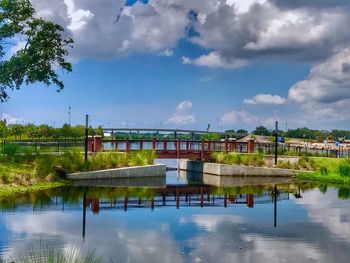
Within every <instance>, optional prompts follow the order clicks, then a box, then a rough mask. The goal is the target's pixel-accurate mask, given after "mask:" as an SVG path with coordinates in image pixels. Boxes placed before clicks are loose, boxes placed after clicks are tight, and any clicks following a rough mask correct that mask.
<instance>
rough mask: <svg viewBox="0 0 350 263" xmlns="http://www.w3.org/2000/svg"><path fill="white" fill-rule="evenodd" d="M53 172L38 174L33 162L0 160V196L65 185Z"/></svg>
mask: <svg viewBox="0 0 350 263" xmlns="http://www.w3.org/2000/svg"><path fill="white" fill-rule="evenodd" d="M65 184H66V182H65V181H64V180H60V179H59V178H58V177H56V176H55V175H54V174H47V175H46V176H40V175H38V174H36V172H35V163H19V162H6V161H3V160H2V161H0V196H8V197H10V196H13V195H16V194H19V193H25V192H31V191H38V190H45V189H50V188H55V187H59V186H62V185H65Z"/></svg>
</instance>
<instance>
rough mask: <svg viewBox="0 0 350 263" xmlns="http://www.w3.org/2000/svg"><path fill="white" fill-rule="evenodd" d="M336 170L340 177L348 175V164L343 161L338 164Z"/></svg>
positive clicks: (349, 175)
mask: <svg viewBox="0 0 350 263" xmlns="http://www.w3.org/2000/svg"><path fill="white" fill-rule="evenodd" d="M338 172H339V174H340V176H342V177H350V165H349V164H348V163H346V162H345V161H344V162H342V163H340V164H339V165H338Z"/></svg>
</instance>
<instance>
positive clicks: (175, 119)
mask: <svg viewBox="0 0 350 263" xmlns="http://www.w3.org/2000/svg"><path fill="white" fill-rule="evenodd" d="M195 122H196V118H195V116H194V115H186V114H184V115H180V114H177V113H174V114H173V115H172V116H171V117H170V118H169V119H168V121H167V123H171V124H178V125H186V124H193V123H195Z"/></svg>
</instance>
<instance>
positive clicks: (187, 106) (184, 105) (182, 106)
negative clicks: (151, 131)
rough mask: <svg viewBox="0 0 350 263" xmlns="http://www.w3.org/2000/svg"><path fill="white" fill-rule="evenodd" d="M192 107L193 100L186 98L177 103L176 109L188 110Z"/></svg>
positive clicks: (180, 110)
mask: <svg viewBox="0 0 350 263" xmlns="http://www.w3.org/2000/svg"><path fill="white" fill-rule="evenodd" d="M191 108H192V102H191V101H189V100H184V101H182V102H180V103H179V105H177V107H176V110H177V111H179V112H184V111H188V110H190V109H191Z"/></svg>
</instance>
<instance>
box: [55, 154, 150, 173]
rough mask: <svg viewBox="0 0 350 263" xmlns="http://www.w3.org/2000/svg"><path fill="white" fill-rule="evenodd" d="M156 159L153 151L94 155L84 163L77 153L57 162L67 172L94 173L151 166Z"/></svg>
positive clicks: (82, 156)
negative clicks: (96, 171)
mask: <svg viewBox="0 0 350 263" xmlns="http://www.w3.org/2000/svg"><path fill="white" fill-rule="evenodd" d="M155 158H156V155H155V152H154V151H149V150H145V151H137V152H130V153H118V152H108V153H96V154H92V155H90V156H89V158H88V161H87V162H85V160H84V155H83V154H82V153H80V152H77V151H69V152H66V153H64V154H63V155H62V156H61V157H60V158H59V161H58V165H60V166H62V168H63V169H64V170H66V171H67V172H78V171H94V170H103V169H111V168H118V167H127V166H144V165H149V164H153V162H154V159H155Z"/></svg>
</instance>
